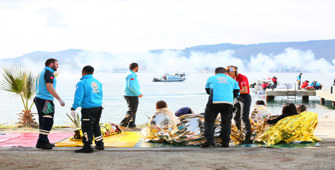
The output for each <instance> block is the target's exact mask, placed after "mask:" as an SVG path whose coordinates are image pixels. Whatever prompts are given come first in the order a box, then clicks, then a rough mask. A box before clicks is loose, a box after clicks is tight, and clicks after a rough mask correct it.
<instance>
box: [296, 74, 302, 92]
mask: <svg viewBox="0 0 335 170" xmlns="http://www.w3.org/2000/svg"><path fill="white" fill-rule="evenodd" d="M301 76H302V73H300V74H299V75H298V76H297V83H298V90H301V88H300V86H301Z"/></svg>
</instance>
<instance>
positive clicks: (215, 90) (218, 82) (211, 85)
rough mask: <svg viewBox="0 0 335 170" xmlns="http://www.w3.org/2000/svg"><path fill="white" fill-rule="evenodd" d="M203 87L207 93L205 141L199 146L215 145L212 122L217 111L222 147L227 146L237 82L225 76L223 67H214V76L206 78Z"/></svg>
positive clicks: (236, 94)
mask: <svg viewBox="0 0 335 170" xmlns="http://www.w3.org/2000/svg"><path fill="white" fill-rule="evenodd" d="M205 89H206V92H207V94H209V98H208V102H207V105H206V109H205V138H206V142H205V143H203V144H201V145H200V146H201V147H211V146H215V142H214V122H215V119H216V117H217V115H218V113H220V115H221V134H220V136H221V139H222V143H221V145H222V147H229V141H230V133H231V119H232V112H233V102H234V98H235V97H237V96H238V94H239V87H238V84H237V82H236V81H235V80H234V79H233V78H231V77H229V76H227V72H226V70H225V69H224V68H223V67H218V68H216V69H215V76H211V77H209V78H208V80H207V84H206V87H205Z"/></svg>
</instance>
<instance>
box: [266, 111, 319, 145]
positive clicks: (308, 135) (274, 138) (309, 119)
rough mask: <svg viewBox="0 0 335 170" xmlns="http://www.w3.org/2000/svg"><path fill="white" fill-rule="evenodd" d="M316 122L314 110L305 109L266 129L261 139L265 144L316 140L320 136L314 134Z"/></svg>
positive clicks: (316, 117) (316, 116)
mask: <svg viewBox="0 0 335 170" xmlns="http://www.w3.org/2000/svg"><path fill="white" fill-rule="evenodd" d="M317 124H318V115H317V113H315V112H310V111H305V112H302V113H300V114H298V115H294V116H288V117H286V118H284V119H282V120H280V121H279V122H277V123H276V124H275V125H274V126H271V127H270V128H269V129H268V130H266V131H265V132H264V134H263V136H262V137H261V140H262V141H263V142H264V143H265V144H266V145H267V146H271V145H275V144H277V143H279V142H284V143H291V142H293V141H306V142H317V141H321V139H320V138H318V137H315V136H314V130H315V128H316V126H317Z"/></svg>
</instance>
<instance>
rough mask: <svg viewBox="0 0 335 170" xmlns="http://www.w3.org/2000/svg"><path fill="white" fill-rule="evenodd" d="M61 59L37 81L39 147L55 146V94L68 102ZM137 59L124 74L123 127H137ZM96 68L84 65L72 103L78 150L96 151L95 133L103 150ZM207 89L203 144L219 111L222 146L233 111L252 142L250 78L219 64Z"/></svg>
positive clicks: (209, 137) (209, 140) (209, 139)
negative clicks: (61, 90)
mask: <svg viewBox="0 0 335 170" xmlns="http://www.w3.org/2000/svg"><path fill="white" fill-rule="evenodd" d="M58 67H59V66H58V61H57V60H56V59H53V58H50V59H48V60H47V61H46V62H45V68H44V69H43V71H42V72H41V73H40V74H39V76H38V78H37V81H36V97H35V99H34V102H35V105H36V108H37V111H38V115H39V129H40V134H39V138H38V141H37V144H36V147H37V148H41V149H52V148H53V147H54V144H51V143H50V142H49V139H48V134H49V133H50V130H51V128H52V126H53V120H54V115H55V109H54V103H53V100H54V98H56V99H57V100H58V101H59V103H60V105H61V106H63V107H64V106H65V102H64V101H63V100H62V99H61V98H60V96H59V95H58V94H57V92H56V82H57V81H56V76H55V74H54V73H55V71H57V69H58ZM138 69H139V66H138V64H137V63H131V64H130V65H129V71H128V72H127V73H126V76H125V80H124V82H125V88H124V98H125V100H126V102H127V105H128V111H127V113H126V115H125V117H124V118H123V119H122V121H121V122H120V126H121V127H128V128H132V129H135V130H136V129H137V128H136V123H135V120H136V112H137V108H138V105H139V98H140V97H143V94H142V93H141V91H140V86H139V82H138V79H137V74H136V73H137V72H138ZM93 74H94V68H93V67H92V66H89V65H88V66H85V67H83V69H82V77H81V79H80V81H79V82H78V83H77V85H76V91H75V97H74V102H73V105H72V107H71V115H72V116H73V117H76V109H77V108H78V107H81V115H82V116H81V117H82V119H81V122H82V123H81V126H82V127H81V128H82V132H83V139H82V142H83V144H84V145H83V148H81V149H79V150H76V151H75V152H76V153H90V152H93V145H92V142H93V136H94V140H95V149H98V150H104V143H103V137H102V135H101V131H100V127H99V122H100V118H101V114H102V110H103V107H102V99H103V90H102V83H101V82H100V81H99V80H97V79H96V78H94V77H93ZM205 89H206V92H207V93H208V94H209V99H208V103H207V105H206V109H205V115H204V116H205V138H206V142H205V143H203V144H202V145H201V147H210V146H213V145H215V143H214V127H213V124H214V121H215V119H216V117H217V115H218V114H219V113H220V115H221V125H222V131H221V138H222V146H223V147H228V146H229V141H230V133H231V119H232V117H233V113H234V115H235V116H234V120H235V124H236V126H237V127H238V128H239V129H241V122H243V124H244V126H243V127H244V132H245V139H244V141H243V143H251V140H250V138H251V126H250V121H249V113H250V105H251V96H250V94H249V93H250V90H249V82H248V78H247V77H246V76H244V75H242V74H240V73H239V72H238V68H237V67H236V66H232V65H230V66H227V67H226V68H223V67H218V68H216V69H215V75H214V76H211V77H209V78H208V80H207V83H206V87H205Z"/></svg>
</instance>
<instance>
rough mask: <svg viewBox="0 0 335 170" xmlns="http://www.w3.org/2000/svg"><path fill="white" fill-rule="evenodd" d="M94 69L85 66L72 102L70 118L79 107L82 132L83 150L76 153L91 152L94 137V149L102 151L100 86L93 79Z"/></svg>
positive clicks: (97, 81)
mask: <svg viewBox="0 0 335 170" xmlns="http://www.w3.org/2000/svg"><path fill="white" fill-rule="evenodd" d="M93 72H94V68H93V67H92V66H85V67H84V68H83V70H82V77H81V79H80V81H79V82H78V84H77V89H76V92H75V96H74V102H73V105H72V108H71V115H72V117H76V113H75V110H76V109H77V108H78V107H81V130H82V131H83V143H84V146H83V148H81V149H79V150H76V151H75V152H76V153H91V152H93V147H92V141H93V135H94V137H95V149H98V150H104V143H103V138H102V135H101V131H100V125H99V122H100V118H101V113H102V109H103V108H102V84H101V83H100V81H99V80H97V79H95V78H93Z"/></svg>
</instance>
